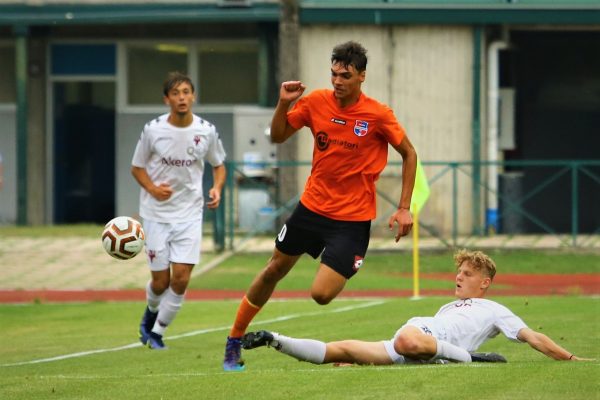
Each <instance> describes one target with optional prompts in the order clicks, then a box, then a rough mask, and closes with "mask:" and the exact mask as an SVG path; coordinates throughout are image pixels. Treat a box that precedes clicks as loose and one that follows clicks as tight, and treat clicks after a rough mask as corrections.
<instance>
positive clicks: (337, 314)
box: [0, 296, 600, 400]
mask: <svg viewBox="0 0 600 400" xmlns="http://www.w3.org/2000/svg"><path fill="white" fill-rule="evenodd" d="M449 300H450V298H426V299H422V300H419V301H411V300H408V299H382V300H375V301H373V300H371V301H368V300H337V301H334V302H333V303H332V304H330V305H328V306H325V307H322V306H317V305H316V304H314V303H313V302H311V301H308V300H298V301H285V302H284V301H273V302H271V303H269V304H268V305H267V306H266V307H265V309H264V310H263V311H261V313H260V314H259V315H258V316H257V318H256V320H255V323H254V324H253V325H252V326H251V328H252V329H269V330H274V331H278V332H282V333H285V334H289V335H293V336H299V337H311V338H317V339H321V340H337V339H344V338H358V339H365V340H381V339H387V338H389V337H391V335H393V333H394V332H395V330H396V329H397V328H398V327H399V326H400V324H402V323H403V322H404V321H405V320H406V319H407V318H408V317H410V316H413V315H431V314H433V313H434V312H435V311H437V309H438V308H439V306H440V305H442V304H443V303H445V302H446V301H449ZM497 300H498V301H500V302H501V303H503V304H505V305H507V306H509V307H510V308H512V309H513V310H514V311H515V312H516V313H517V314H519V315H520V316H521V317H522V318H523V319H524V320H525V322H526V323H528V324H529V325H530V326H531V327H532V328H534V329H538V330H541V331H542V332H544V333H546V334H548V335H549V336H551V337H553V338H554V339H555V340H556V341H557V342H559V343H560V344H561V345H563V346H564V347H566V348H567V349H569V350H571V351H573V352H574V353H575V354H577V355H580V356H588V357H593V358H596V359H600V348H599V347H598V343H599V340H600V333H599V332H600V329H599V328H600V324H599V319H598V316H599V315H600V314H599V311H600V307H599V306H600V300H599V299H598V298H590V297H575V296H570V297H535V298H529V299H528V300H525V299H524V298H519V297H503V298H500V299H497ZM143 307H144V306H143V304H142V303H88V304H28V305H19V306H11V305H0V315H1V316H2V322H3V324H2V325H3V339H4V340H3V344H4V346H2V347H1V348H0V364H1V366H0V376H1V377H2V378H0V398H2V399H58V398H60V399H124V400H127V399H188V398H190V399H191V398H194V399H232V398H244V399H265V400H266V399H282V398H286V399H340V400H341V399H393V398H400V399H440V398H442V399H461V400H464V399H482V398H484V399H560V400H563V399H586V400H589V399H594V398H597V396H598V393H599V391H600V383H599V382H600V379H599V378H600V369H599V366H600V363H598V361H591V362H579V363H575V362H557V361H553V360H550V359H548V358H546V357H545V356H543V355H542V354H540V353H537V352H536V351H534V350H532V349H531V348H529V346H527V345H523V344H515V343H512V342H509V341H508V340H506V339H505V338H504V337H498V338H496V339H493V340H492V341H490V342H488V343H487V344H486V345H485V346H484V347H483V348H482V350H487V351H497V352H500V353H502V354H503V355H505V356H506V357H507V358H508V359H509V363H508V364H505V365H489V364H477V365H475V364H472V365H466V364H465V365H437V366H390V367H345V368H336V367H333V366H330V365H322V366H317V365H312V364H308V363H301V362H298V361H296V360H294V359H292V358H289V357H287V356H285V355H282V354H280V353H277V352H276V351H274V350H273V349H267V348H261V349H256V350H252V351H247V352H244V357H245V359H246V363H247V370H246V371H245V372H242V373H224V372H223V371H222V370H221V360H222V356H223V345H224V341H225V336H226V335H227V332H228V326H229V324H230V323H231V321H232V318H233V315H234V313H235V309H236V307H237V301H235V302H233V301H222V302H187V303H186V304H185V306H184V307H183V309H182V311H181V313H180V315H179V316H178V318H177V320H176V321H175V323H174V324H173V325H172V326H171V327H170V328H169V331H168V334H167V337H166V340H165V341H166V343H167V345H168V346H169V350H167V351H162V352H158V351H150V350H148V349H146V348H142V347H140V346H138V345H137V344H136V343H137V342H136V339H137V337H136V329H137V326H136V325H137V322H138V320H139V318H140V316H141V313H142V310H143ZM129 345H131V346H129ZM128 347H129V348H128ZM78 353H79V356H75V355H77V354H78ZM60 356H64V358H63V359H60ZM52 358H56V359H54V360H48V359H52ZM40 360H42V361H43V360H45V361H44V362H36V361H40ZM15 363H25V364H21V365H7V364H15Z"/></svg>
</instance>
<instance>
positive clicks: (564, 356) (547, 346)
mask: <svg viewBox="0 0 600 400" xmlns="http://www.w3.org/2000/svg"><path fill="white" fill-rule="evenodd" d="M517 338H518V339H519V340H520V341H522V342H525V343H527V344H529V345H530V346H531V347H533V348H534V349H536V350H537V351H539V352H541V353H543V354H545V355H546V356H548V357H550V358H553V359H555V360H567V361H569V360H570V361H579V360H585V359H584V358H579V357H577V356H575V355H573V353H571V352H569V351H567V350H565V349H563V348H562V347H560V346H559V345H558V344H556V343H555V342H554V341H553V340H552V339H550V338H549V337H548V336H546V335H544V334H543V333H540V332H536V331H534V330H533V329H531V328H523V329H521V330H520V331H519V334H518V335H517Z"/></svg>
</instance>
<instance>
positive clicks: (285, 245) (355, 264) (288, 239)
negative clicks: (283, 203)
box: [275, 203, 371, 279]
mask: <svg viewBox="0 0 600 400" xmlns="http://www.w3.org/2000/svg"><path fill="white" fill-rule="evenodd" d="M370 233H371V221H338V220H334V219H331V218H327V217H324V216H322V215H319V214H317V213H315V212H312V211H311V210H309V209H308V208H306V207H305V206H304V205H302V203H298V206H297V207H296V209H295V210H294V212H293V213H292V215H290V217H289V218H288V220H287V221H286V222H285V224H284V225H283V228H281V231H280V232H279V235H277V238H276V239H275V247H277V249H278V250H279V251H281V252H282V253H284V254H287V255H290V256H297V255H300V254H304V253H308V254H310V255H311V256H312V257H313V258H315V259H316V258H317V257H318V256H319V254H321V253H322V254H321V262H322V263H323V264H325V265H327V266H328V267H330V268H332V269H333V270H335V271H337V272H338V273H340V274H341V275H343V276H344V277H346V278H347V279H350V278H351V277H352V276H353V275H354V274H355V273H357V272H358V269H359V268H360V267H361V266H362V263H363V260H364V258H365V254H366V253H367V248H368V247H369V238H370ZM323 249H324V250H323Z"/></svg>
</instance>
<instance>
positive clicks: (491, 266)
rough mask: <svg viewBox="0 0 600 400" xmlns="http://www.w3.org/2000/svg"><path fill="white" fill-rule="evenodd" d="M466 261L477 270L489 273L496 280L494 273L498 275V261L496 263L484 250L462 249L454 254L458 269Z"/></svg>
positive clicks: (485, 273)
mask: <svg viewBox="0 0 600 400" xmlns="http://www.w3.org/2000/svg"><path fill="white" fill-rule="evenodd" d="M465 261H467V262H468V263H469V264H470V265H471V266H472V267H473V268H474V269H476V270H477V271H481V273H483V274H484V275H487V276H488V277H489V278H490V279H491V280H494V275H496V263H494V260H492V259H491V258H490V256H488V255H487V254H485V253H484V252H482V251H467V250H465V249H462V250H460V251H458V252H457V253H456V254H454V264H455V265H456V268H457V269H458V267H460V266H461V264H462V263H463V262H465Z"/></svg>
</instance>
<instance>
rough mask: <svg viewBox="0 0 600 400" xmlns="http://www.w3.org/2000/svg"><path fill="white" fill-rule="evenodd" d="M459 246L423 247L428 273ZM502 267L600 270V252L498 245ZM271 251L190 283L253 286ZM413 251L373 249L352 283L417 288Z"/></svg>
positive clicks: (312, 263) (298, 279) (307, 269)
mask: <svg viewBox="0 0 600 400" xmlns="http://www.w3.org/2000/svg"><path fill="white" fill-rule="evenodd" d="M453 254H454V253H453V251H451V250H448V251H443V252H440V251H436V252H423V253H422V254H421V256H420V270H421V273H422V274H426V273H430V272H450V273H451V272H454V270H455V268H454V259H453ZM488 254H489V255H490V256H491V257H492V258H493V259H494V261H495V262H496V265H497V268H498V275H501V274H503V273H513V274H518V273H521V274H530V273H531V274H536V273H537V274H540V273H546V274H549V273H552V274H569V273H576V272H577V273H583V272H585V273H600V255H598V254H595V253H592V252H589V253H588V252H576V251H548V250H546V251H541V250H501V251H500V250H497V251H489V252H488ZM269 256H270V254H255V253H252V254H236V255H234V256H233V257H231V258H228V259H227V260H225V261H224V262H223V263H222V264H220V265H219V266H218V267H217V268H215V269H213V270H211V271H209V272H208V273H207V274H204V275H201V276H199V277H196V278H195V279H193V280H192V282H191V283H190V288H193V289H218V288H227V289H237V290H245V289H247V288H248V285H249V284H250V282H252V279H253V278H254V276H255V275H256V274H257V273H258V272H259V271H260V270H261V269H262V268H264V267H265V265H266V262H267V260H268V259H269ZM317 267H318V261H317V260H313V259H312V258H311V257H309V256H307V255H304V256H303V257H301V258H300V260H299V261H298V263H297V264H296V266H295V267H294V268H293V269H292V271H291V272H290V273H289V274H288V276H287V277H286V278H285V279H284V280H282V281H281V282H280V283H279V284H278V286H277V288H278V289H280V290H297V289H308V288H309V287H310V285H311V283H312V280H313V278H314V276H315V271H316V269H317ZM411 274H412V254H410V253H407V252H400V251H398V252H372V253H370V254H367V257H366V258H365V262H364V264H363V266H362V268H361V270H360V271H359V272H358V273H357V274H356V275H355V276H354V277H353V278H352V279H351V280H350V281H349V282H348V285H347V289H410V288H412V277H411ZM421 284H422V288H424V289H444V288H447V287H448V283H447V282H446V281H439V280H432V279H422V281H421Z"/></svg>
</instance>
